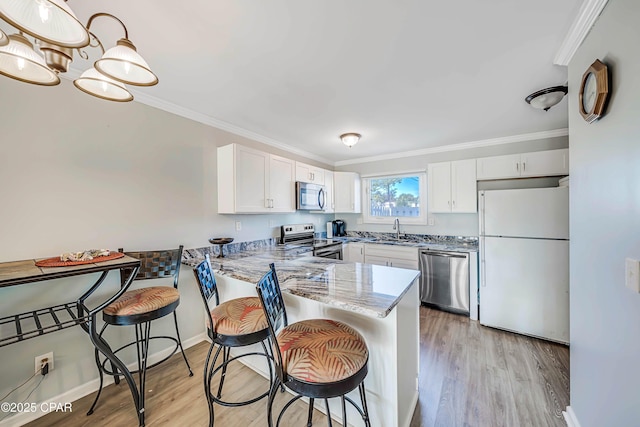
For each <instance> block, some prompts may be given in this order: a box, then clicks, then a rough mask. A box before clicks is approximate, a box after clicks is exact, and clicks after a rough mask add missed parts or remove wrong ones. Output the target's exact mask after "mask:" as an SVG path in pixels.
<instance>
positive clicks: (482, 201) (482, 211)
mask: <svg viewBox="0 0 640 427" xmlns="http://www.w3.org/2000/svg"><path fill="white" fill-rule="evenodd" d="M479 202H480V203H479V204H480V215H479V216H478V217H479V218H480V227H479V228H480V235H481V236H484V191H480V200H479Z"/></svg>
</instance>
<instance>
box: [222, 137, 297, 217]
mask: <svg viewBox="0 0 640 427" xmlns="http://www.w3.org/2000/svg"><path fill="white" fill-rule="evenodd" d="M294 179H295V162H294V161H293V160H290V159H286V158H284V157H280V156H276V155H273V154H269V153H265V152H263V151H259V150H254V149H252V148H247V147H243V146H241V145H237V144H230V145H225V146H224V147H218V213H275V212H295V195H294V191H295V181H294Z"/></svg>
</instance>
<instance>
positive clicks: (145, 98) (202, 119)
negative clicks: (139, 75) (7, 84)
mask: <svg viewBox="0 0 640 427" xmlns="http://www.w3.org/2000/svg"><path fill="white" fill-rule="evenodd" d="M80 74H81V73H80V72H79V71H78V70H76V69H73V68H70V69H69V71H67V73H64V74H60V77H62V78H64V79H66V80H71V81H73V80H75V79H76V78H78V77H80ZM127 90H128V91H129V92H131V94H132V95H133V97H134V101H135V102H139V103H141V104H144V105H148V106H149V107H154V108H157V109H159V110H162V111H166V112H168V113H171V114H175V115H177V116H180V117H184V118H186V119H189V120H193V121H196V122H198V123H202V124H205V125H208V126H211V127H214V128H217V129H221V130H224V131H226V132H229V133H232V134H234V135H238V136H242V137H245V138H248V139H251V140H253V141H257V142H261V143H263V144H266V145H269V146H271V147H274V148H278V149H280V150H284V151H286V152H288V153H293V154H297V155H299V156H302V157H305V158H307V159H312V160H316V161H318V162H321V163H324V164H327V165H333V160H328V159H325V158H324V157H321V156H318V155H317V154H313V153H310V152H308V151H305V150H300V149H299V148H296V147H292V146H290V145H287V144H285V143H282V142H280V141H277V140H275V139H272V138H269V137H267V136H264V135H261V134H259V133H256V132H252V131H250V130H246V129H243V128H241V127H240V126H236V125H234V124H231V123H228V122H225V121H223V120H219V119H216V118H213V117H210V116H207V115H206V114H202V113H198V112H197V111H194V110H191V109H189V108H185V107H182V106H180V105H177V104H174V103H171V102H167V101H164V100H162V99H160V98H157V97H155V96H151V95H149V94H147V93H144V92H142V91H140V90H139V89H136V88H135V87H133V86H131V85H128V86H127Z"/></svg>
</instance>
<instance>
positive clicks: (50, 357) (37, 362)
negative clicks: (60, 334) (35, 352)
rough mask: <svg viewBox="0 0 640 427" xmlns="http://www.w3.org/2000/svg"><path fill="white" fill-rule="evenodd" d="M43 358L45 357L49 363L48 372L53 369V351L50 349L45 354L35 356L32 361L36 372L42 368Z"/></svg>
mask: <svg viewBox="0 0 640 427" xmlns="http://www.w3.org/2000/svg"><path fill="white" fill-rule="evenodd" d="M45 359H46V362H47V363H48V364H49V372H51V371H53V351H51V352H49V353H47V354H41V355H40V356H36V359H35V362H34V366H35V373H36V374H39V373H40V371H41V370H42V364H43V363H44V361H45Z"/></svg>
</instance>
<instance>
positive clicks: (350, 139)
mask: <svg viewBox="0 0 640 427" xmlns="http://www.w3.org/2000/svg"><path fill="white" fill-rule="evenodd" d="M361 136H362V135H360V134H359V133H354V132H349V133H343V134H342V135H340V139H341V140H342V143H343V144H344V145H346V146H347V147H349V148H351V147H353V146H354V145H356V144H357V143H358V141H359V140H360V137H361Z"/></svg>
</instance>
